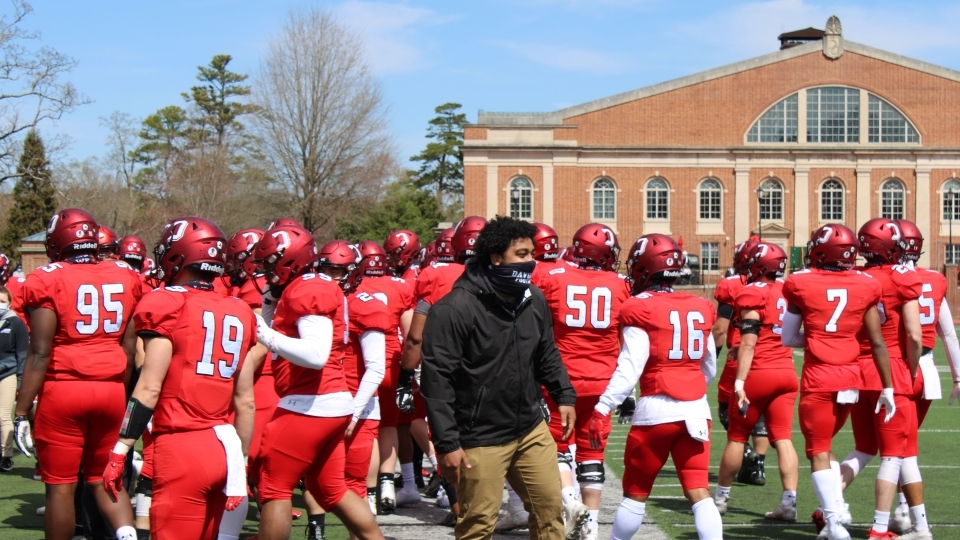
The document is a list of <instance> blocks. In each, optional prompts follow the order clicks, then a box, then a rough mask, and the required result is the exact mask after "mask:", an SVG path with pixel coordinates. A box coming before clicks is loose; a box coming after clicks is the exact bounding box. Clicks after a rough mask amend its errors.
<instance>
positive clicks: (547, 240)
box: [533, 223, 560, 261]
mask: <svg viewBox="0 0 960 540" xmlns="http://www.w3.org/2000/svg"><path fill="white" fill-rule="evenodd" d="M533 226H534V227H536V228H537V234H535V235H534V236H533V247H534V250H533V252H534V253H535V254H536V255H534V256H533V258H534V259H536V260H538V261H555V260H557V259H558V258H559V257H560V238H559V237H558V236H557V231H555V230H553V227H551V226H549V225H547V224H545V223H534V224H533Z"/></svg>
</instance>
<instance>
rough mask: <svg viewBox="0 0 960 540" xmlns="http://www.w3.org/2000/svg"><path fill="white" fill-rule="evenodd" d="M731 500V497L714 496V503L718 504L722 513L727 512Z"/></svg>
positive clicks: (718, 508)
mask: <svg viewBox="0 0 960 540" xmlns="http://www.w3.org/2000/svg"><path fill="white" fill-rule="evenodd" d="M729 500H730V497H717V496H716V495H714V496H713V504H715V505H717V511H718V512H720V515H721V516H722V515H724V514H726V513H727V501H729Z"/></svg>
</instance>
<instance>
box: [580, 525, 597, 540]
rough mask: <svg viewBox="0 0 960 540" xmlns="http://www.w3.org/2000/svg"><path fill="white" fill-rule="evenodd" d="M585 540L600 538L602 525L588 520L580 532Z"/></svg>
mask: <svg viewBox="0 0 960 540" xmlns="http://www.w3.org/2000/svg"><path fill="white" fill-rule="evenodd" d="M580 538H582V539H583V540H600V525H599V524H598V523H597V522H596V521H588V522H587V524H586V525H584V526H583V530H582V531H581V532H580Z"/></svg>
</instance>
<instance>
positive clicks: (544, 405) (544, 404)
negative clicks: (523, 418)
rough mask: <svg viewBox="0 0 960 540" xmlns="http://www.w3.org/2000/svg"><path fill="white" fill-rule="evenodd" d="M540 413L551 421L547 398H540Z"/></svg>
mask: <svg viewBox="0 0 960 540" xmlns="http://www.w3.org/2000/svg"><path fill="white" fill-rule="evenodd" d="M540 414H542V415H543V419H544V420H546V421H547V423H548V424H549V423H550V407H547V402H546V400H543V399H541V400H540Z"/></svg>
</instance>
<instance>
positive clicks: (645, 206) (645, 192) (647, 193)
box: [643, 176, 671, 223]
mask: <svg viewBox="0 0 960 540" xmlns="http://www.w3.org/2000/svg"><path fill="white" fill-rule="evenodd" d="M658 181H659V182H663V183H664V185H665V186H666V187H665V188H663V189H661V188H656V190H657V191H664V192H665V193H666V195H667V217H665V218H660V217H650V216H649V215H648V210H649V204H650V192H651V188H650V184H652V183H654V182H658ZM670 191H671V189H670V182H668V181H667V179H666V178H664V177H662V176H654V177H652V178H650V179H649V180H647V183H646V184H644V186H643V220H644V221H652V222H657V223H669V222H670V199H671V197H670Z"/></svg>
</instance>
